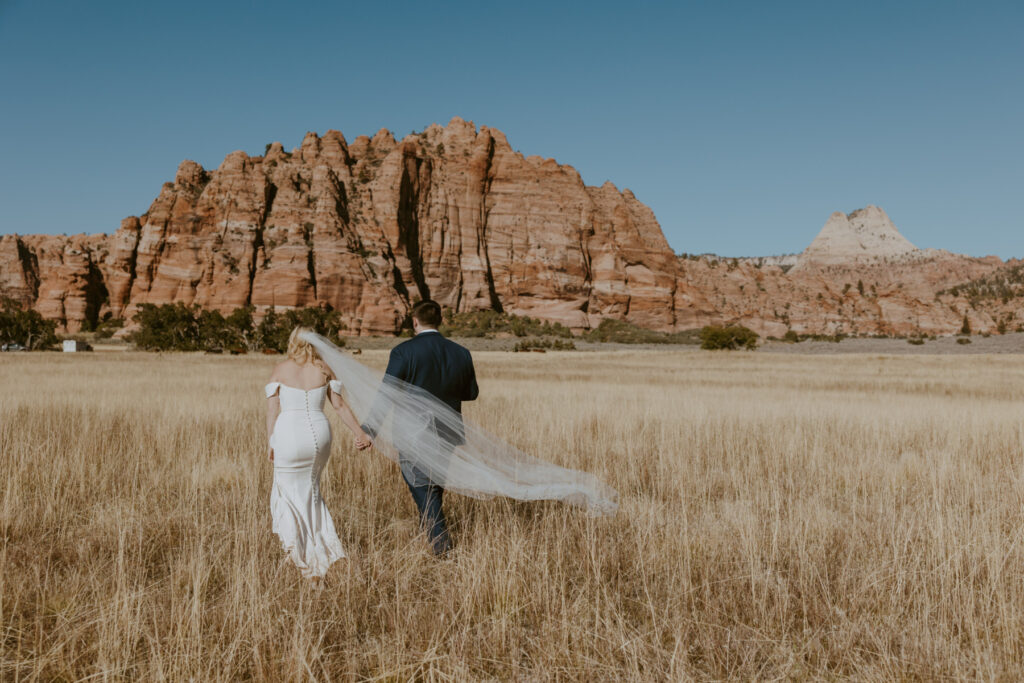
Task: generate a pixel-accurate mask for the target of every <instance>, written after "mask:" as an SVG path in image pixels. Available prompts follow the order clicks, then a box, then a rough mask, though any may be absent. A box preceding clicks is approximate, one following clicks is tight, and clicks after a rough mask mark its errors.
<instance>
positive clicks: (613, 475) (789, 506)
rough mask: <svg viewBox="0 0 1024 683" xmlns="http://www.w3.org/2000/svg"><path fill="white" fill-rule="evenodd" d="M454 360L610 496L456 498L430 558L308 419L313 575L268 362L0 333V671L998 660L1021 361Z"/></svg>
mask: <svg viewBox="0 0 1024 683" xmlns="http://www.w3.org/2000/svg"><path fill="white" fill-rule="evenodd" d="M360 359H361V360H363V361H364V362H369V363H371V364H374V365H375V366H377V367H382V366H383V363H384V361H385V355H384V354H383V353H382V352H372V351H367V352H365V353H364V354H363V355H362V356H361V357H360ZM476 359H477V366H478V371H477V374H478V376H479V378H480V384H481V399H480V400H479V401H477V402H475V403H474V404H470V405H467V413H468V414H469V415H470V416H471V417H472V419H475V420H478V421H480V422H482V423H484V424H485V425H486V426H487V427H488V428H489V429H491V430H492V431H494V432H496V433H498V434H501V435H502V436H504V437H505V438H507V439H509V440H511V441H513V442H514V443H516V444H517V445H518V446H520V447H522V448H524V449H525V450H528V451H529V452H531V453H534V454H536V455H538V456H539V457H542V458H545V459H548V460H553V461H556V462H559V463H561V464H565V465H568V466H570V467H574V468H581V469H586V470H589V471H592V472H594V473H596V474H598V475H599V476H601V477H602V478H604V479H605V480H606V481H608V482H609V483H610V484H611V485H613V486H615V487H616V488H617V489H618V490H619V492H620V502H621V508H620V510H619V512H618V514H617V515H616V516H614V517H611V518H596V519H595V518H591V517H588V516H586V515H585V514H583V513H581V512H580V511H578V510H576V509H573V508H569V507H566V506H563V505H560V504H554V503H537V504H522V503H512V502H509V501H505V500H493V501H475V500H470V499H466V498H461V497H459V496H455V495H451V496H449V497H448V498H447V499H446V511H447V514H448V517H449V520H450V523H451V525H452V531H453V535H454V540H455V543H456V546H457V551H456V553H455V556H454V558H453V559H452V560H450V561H440V562H439V561H437V560H434V559H433V558H432V557H431V556H430V555H429V554H428V553H427V552H426V546H425V543H424V542H423V540H422V539H421V538H418V537H417V536H416V525H415V519H414V507H413V504H412V501H411V499H410V498H409V495H408V492H407V491H406V489H405V486H404V484H403V483H402V480H401V477H400V475H399V473H398V471H397V468H396V467H394V466H393V465H392V464H391V463H389V462H388V461H386V460H385V459H384V458H383V457H381V456H379V455H375V454H373V453H369V454H367V453H357V452H355V451H354V450H353V449H351V446H350V444H351V438H350V437H349V435H348V434H347V433H346V432H345V431H344V430H343V428H341V427H340V425H339V424H338V422H337V421H336V420H333V423H334V426H335V448H334V453H333V456H332V459H331V464H330V467H329V469H328V471H327V472H326V473H325V477H324V494H325V498H326V500H327V504H328V507H329V508H330V510H331V512H332V514H333V516H334V519H335V523H336V525H337V527H338V531H339V534H340V536H341V538H342V542H343V543H344V545H345V548H346V550H347V551H348V552H349V553H350V554H351V555H353V557H354V559H355V565H354V566H352V567H346V566H344V565H345V563H339V564H337V565H336V566H335V567H334V568H332V570H331V572H330V573H329V574H328V576H327V579H326V581H325V586H324V588H323V589H322V590H319V591H318V590H315V589H314V588H312V587H311V586H310V585H309V584H308V583H307V582H306V581H305V580H303V579H302V578H301V577H300V575H299V573H298V571H297V570H295V569H294V568H293V567H291V566H290V565H289V564H287V563H286V562H282V553H281V551H280V548H279V545H278V543H277V540H276V538H275V537H274V536H273V535H272V534H271V532H270V520H269V507H268V499H269V484H270V476H271V470H270V465H269V463H267V462H266V461H265V459H264V449H265V443H264V441H265V438H264V433H263V412H262V411H263V408H264V404H263V399H262V392H261V387H262V385H263V383H264V382H265V379H266V375H267V374H268V373H269V370H270V366H271V364H272V362H273V360H272V359H267V358H255V357H253V358H230V357H211V356H202V355H173V354H172V355H156V354H133V353H126V354H92V355H76V356H70V355H69V356H64V355H60V354H23V355H19V354H5V355H4V356H2V357H0V388H2V392H0V467H2V468H3V473H4V477H3V480H2V483H0V495H2V499H0V629H2V636H0V680H53V679H67V680H76V679H80V678H84V677H87V676H95V677H96V679H98V680H102V679H117V678H123V679H131V680H162V679H163V680H188V679H191V680H202V681H218V680H224V681H227V680H238V679H246V678H249V679H258V680H275V681H278V680H310V679H315V680H346V679H362V678H378V677H379V678H386V677H392V678H394V679H396V680H405V679H409V678H416V677H419V678H421V679H424V680H474V679H487V678H499V679H540V680H548V679H562V680H567V679H568V680H609V679H623V678H625V679H650V680H665V679H686V678H714V679H719V678H739V679H763V678H776V677H791V678H815V677H824V678H829V677H832V678H835V677H845V676H855V677H859V678H866V679H872V680H875V679H886V678H908V677H909V678H920V679H928V680H930V679H935V678H938V677H941V676H952V677H964V678H972V677H975V678H1006V679H1013V678H1017V677H1018V676H1020V675H1021V673H1022V670H1021V669H1022V667H1021V664H1020V662H1021V661H1024V629H1022V623H1021V620H1022V618H1024V617H1022V615H1024V589H1022V587H1024V564H1022V559H1024V550H1022V541H1024V538H1022V536H1024V514H1022V505H1024V461H1022V448H1024V430H1022V418H1024V358H1018V357H984V356H972V357H955V358H954V357H934V356H904V357H899V358H882V357H869V356H843V357H825V356H816V357H801V356H773V355H765V354H749V353H736V354H715V353H704V352H692V351H666V352H628V353H558V354H554V353H552V354H544V355H541V354H502V353H478V354H476Z"/></svg>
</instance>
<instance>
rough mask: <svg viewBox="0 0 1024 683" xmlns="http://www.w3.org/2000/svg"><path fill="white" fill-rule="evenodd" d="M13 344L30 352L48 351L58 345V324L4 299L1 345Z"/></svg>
mask: <svg viewBox="0 0 1024 683" xmlns="http://www.w3.org/2000/svg"><path fill="white" fill-rule="evenodd" d="M11 343H14V344H21V345H22V346H23V347H25V348H26V349H28V350H30V351H34V350H40V349H48V348H50V347H51V346H53V345H54V344H56V343H57V323H56V321H53V320H46V319H45V318H43V316H41V315H39V313H38V312H37V311H34V310H32V309H31V308H22V307H21V306H20V305H19V304H18V302H16V301H15V300H14V299H9V298H7V297H4V298H3V299H2V300H0V344H11Z"/></svg>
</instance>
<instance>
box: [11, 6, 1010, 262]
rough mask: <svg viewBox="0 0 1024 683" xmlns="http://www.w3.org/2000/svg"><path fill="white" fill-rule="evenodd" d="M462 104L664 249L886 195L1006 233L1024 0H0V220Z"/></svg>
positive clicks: (795, 241) (779, 238) (994, 235)
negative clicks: (659, 231)
mask: <svg viewBox="0 0 1024 683" xmlns="http://www.w3.org/2000/svg"><path fill="white" fill-rule="evenodd" d="M455 115H459V116H462V117H463V118H465V119H470V120H472V121H474V122H475V123H476V124H477V125H478V126H479V125H488V126H492V127H495V128H498V129H500V130H502V131H504V132H505V134H506V135H507V136H508V139H509V141H510V142H511V144H512V146H513V147H514V148H516V149H518V150H520V151H522V152H523V153H524V154H540V155H542V156H545V157H554V158H555V159H557V160H558V161H559V162H561V163H567V164H572V165H573V166H575V167H576V168H577V169H578V170H579V171H580V173H581V174H582V175H583V178H584V180H585V181H586V182H587V183H588V184H594V185H599V184H601V183H602V182H604V181H605V180H611V181H612V182H614V183H615V184H616V185H617V186H618V187H620V188H627V187H628V188H630V189H632V190H633V191H634V192H635V193H636V195H637V197H638V198H639V199H640V200H641V201H643V202H645V203H647V204H648V205H650V206H651V208H652V209H654V212H655V214H656V215H657V217H658V219H659V221H660V222H661V225H662V228H663V229H664V231H665V234H666V236H667V238H668V240H669V243H670V244H671V245H672V246H673V247H674V248H675V250H676V251H679V252H684V251H685V252H691V253H699V252H705V251H710V252H716V253H720V254H725V255H763V254H773V253H784V252H793V251H799V250H801V249H802V248H803V247H804V246H806V244H807V243H808V242H810V240H811V239H812V238H813V237H814V235H815V234H816V233H817V231H818V230H819V229H820V227H821V226H822V225H823V224H824V222H825V220H826V219H827V217H828V215H829V214H830V213H831V212H832V211H836V210H841V211H846V212H849V211H853V210H854V209H857V208H859V207H861V206H864V205H867V204H877V205H879V206H882V207H883V208H885V209H886V210H887V211H888V212H889V215H890V216H891V217H892V219H893V221H894V222H895V223H896V225H897V227H899V228H900V230H901V231H902V232H903V233H904V234H905V235H906V236H907V237H908V238H909V239H910V240H911V241H913V242H914V243H916V244H917V245H918V246H922V247H941V248H947V249H951V250H953V251H959V252H964V253H969V254H974V255H984V254H990V253H994V254H998V255H1000V256H1003V257H1009V256H1024V210H1022V206H1021V200H1022V198H1024V3H1021V2H1020V1H1019V0H1018V1H1016V2H984V1H979V2H966V1H962V2H961V1H957V2H949V1H944V0H933V1H927V2H913V1H911V2H902V1H901V2H874V1H864V2H831V1H827V0H819V1H815V2H763V1H758V2H702V3H682V2H662V3H653V2H614V3H605V2H600V1H591V2H578V3H577V2H554V1H551V0H547V1H545V2H532V1H526V0H524V1H519V2H515V3H511V2H509V3H488V2H445V3H423V2H363V3H347V2H317V3H312V2H305V3H304V2H289V3H249V2H229V1H212V0H206V1H205V2H194V1H192V0H182V1H178V2H174V3H165V2H156V1H154V2H150V1H139V0H135V1H133V2H104V1H102V0H97V1H95V2H80V1H75V2H71V1H66V2H41V1H35V2H29V1H21V2H17V1H15V2H12V1H8V0H0V149H2V152H0V233H9V232H18V233H22V234H24V233H35V232H53V233H61V232H66V233H69V234H70V233H76V232H112V231H113V230H115V229H116V228H117V226H118V223H119V221H120V219H121V218H122V217H124V216H126V215H130V214H141V213H142V212H144V211H145V210H146V209H147V207H148V206H149V203H150V202H151V201H152V200H153V198H154V197H155V196H156V194H157V193H158V191H159V189H160V185H161V183H163V182H165V181H168V180H171V179H173V176H174V171H175V169H176V167H177V165H178V163H179V162H180V161H181V160H182V159H185V158H189V159H194V160H196V161H198V162H199V163H201V164H203V165H204V166H206V167H207V168H211V167H216V166H217V165H218V164H219V163H220V162H221V160H222V159H223V158H224V156H225V155H226V154H227V153H229V152H231V151H232V150H236V149H244V150H246V151H247V152H249V153H251V154H261V153H262V152H263V148H264V145H265V144H266V143H267V142H270V141H273V140H280V141H281V142H282V143H283V144H284V145H285V147H286V148H291V147H293V146H295V145H297V144H299V142H300V141H301V140H302V136H303V135H304V134H305V132H306V131H308V130H313V131H317V132H319V133H323V132H324V131H326V130H327V129H328V128H337V129H339V130H341V131H342V132H343V133H344V134H345V136H346V137H347V138H348V139H349V140H352V139H354V138H355V137H356V136H357V135H360V134H372V133H373V132H375V131H376V130H378V129H379V128H382V127H386V128H388V129H390V130H392V131H393V132H394V133H395V135H396V136H397V137H401V136H403V135H405V134H407V133H408V132H410V131H411V130H414V129H415V130H422V129H423V128H424V127H425V126H427V125H429V124H430V123H433V122H437V123H441V124H445V123H447V122H448V120H449V119H450V118H451V117H452V116H455Z"/></svg>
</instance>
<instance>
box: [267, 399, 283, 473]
mask: <svg viewBox="0 0 1024 683" xmlns="http://www.w3.org/2000/svg"><path fill="white" fill-rule="evenodd" d="M280 414H281V398H280V396H279V394H274V395H273V396H271V397H270V398H268V399H267V459H268V460H270V462H274V449H273V448H271V447H270V435H271V434H273V433H274V422H276V421H277V416H278V415H280Z"/></svg>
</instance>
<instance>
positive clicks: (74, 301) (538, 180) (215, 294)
mask: <svg viewBox="0 0 1024 683" xmlns="http://www.w3.org/2000/svg"><path fill="white" fill-rule="evenodd" d="M676 271H677V263H676V256H675V254H674V253H673V251H672V249H671V248H670V247H669V245H668V243H667V242H666V240H665V238H664V235H663V234H662V232H661V228H660V226H659V225H658V223H657V221H656V220H655V217H654V214H653V213H652V212H651V210H650V209H649V208H648V207H647V206H645V205H644V204H642V203H640V202H639V201H638V200H637V199H636V197H635V196H634V195H633V194H632V193H631V192H630V191H629V190H625V191H619V190H618V189H617V188H616V187H615V186H614V185H612V184H611V183H610V182H607V183H605V184H604V185H602V186H600V187H588V186H586V185H585V184H584V183H583V181H582V179H581V178H580V175H579V173H578V172H576V170H575V169H573V168H572V167H571V166H565V165H562V164H558V163H557V162H555V161H554V160H553V159H543V158H541V157H538V156H530V157H524V156H523V155H521V154H519V153H517V152H515V151H514V150H513V149H512V148H511V146H510V145H509V143H508V140H507V139H506V138H505V136H504V134H502V133H501V132H500V131H498V130H494V129H491V128H488V127H486V126H482V127H480V128H479V129H477V127H476V126H475V125H474V124H473V123H472V122H468V121H464V120H462V119H461V118H458V117H456V118H454V119H452V121H451V122H450V123H449V124H448V125H447V126H444V127H441V126H439V125H436V124H435V125H432V126H430V127H428V128H427V129H426V130H424V131H423V132H421V133H418V134H410V135H408V136H406V137H405V138H404V139H402V140H400V141H399V140H396V139H395V138H394V137H393V136H392V134H391V133H390V132H388V131H387V130H381V131H379V132H378V133H377V134H376V135H374V136H373V137H372V138H370V137H366V136H360V137H357V138H356V139H355V140H353V141H352V142H351V143H349V142H348V141H347V140H346V139H345V137H344V136H343V135H342V134H341V133H340V132H337V131H333V130H332V131H328V132H327V133H326V134H324V135H323V136H322V137H321V136H318V135H317V134H315V133H308V134H307V135H306V136H305V139H304V140H303V141H302V145H301V146H300V147H298V148H296V149H293V150H292V151H291V152H287V151H285V150H284V149H283V147H282V146H281V145H280V144H279V143H273V144H271V145H268V147H267V149H266V152H265V154H264V155H263V156H261V157H252V156H249V155H247V154H246V153H245V152H240V151H239V152H232V153H231V154H229V155H228V156H227V157H226V158H225V159H224V161H223V163H222V164H221V165H220V166H219V167H218V168H217V169H216V170H212V171H207V170H206V169H204V168H202V167H201V166H200V165H198V164H196V163H195V162H192V161H184V162H182V164H181V165H180V166H179V168H178V170H177V173H176V174H175V177H174V181H173V182H169V183H166V184H164V186H163V187H162V188H161V190H160V193H159V195H158V196H157V198H156V199H155V200H154V201H153V203H152V205H151V206H150V207H149V210H148V211H147V212H146V213H145V214H143V215H142V216H140V217H129V218H126V219H125V220H124V221H123V222H122V224H121V226H120V228H119V229H118V230H117V231H116V232H115V233H114V234H113V235H110V236H109V237H108V236H103V235H98V236H88V237H87V236H83V235H76V236H73V237H57V236H30V237H19V236H16V235H6V236H4V237H3V238H0V291H2V292H3V293H4V294H5V295H7V296H12V297H14V298H17V299H19V300H20V301H22V302H24V303H26V304H30V305H33V306H34V307H35V308H36V309H37V310H39V311H40V312H41V313H43V315H46V316H47V317H51V318H55V319H57V320H58V321H60V323H61V326H62V329H65V330H68V331H75V330H77V329H79V328H81V327H82V326H83V325H85V326H88V325H90V324H93V323H95V321H96V319H97V318H98V317H100V316H103V315H105V314H106V313H107V312H109V313H111V314H112V315H114V316H117V317H125V318H130V316H131V315H132V314H133V313H134V311H135V310H136V308H137V307H138V306H139V304H142V303H164V302H173V301H181V302H184V303H186V304H198V305H200V306H203V307H207V308H215V309H219V310H221V311H228V310H231V309H234V308H235V307H238V306H244V305H252V306H254V307H255V308H256V309H257V312H258V313H261V312H263V311H266V310H267V309H268V308H270V307H271V306H274V307H277V308H288V307H301V306H310V305H318V304H327V305H330V306H332V307H334V308H336V309H337V310H339V311H340V312H341V313H342V314H343V316H344V319H345V323H346V325H347V326H348V330H349V332H350V333H352V334H390V333H394V332H395V331H396V330H397V329H398V328H399V326H400V324H401V322H402V320H403V319H404V318H405V316H406V314H407V311H408V310H409V308H410V305H411V303H412V302H414V301H415V300H417V299H419V298H427V297H429V298H433V299H435V300H437V301H439V302H440V303H442V304H443V305H445V306H449V307H451V308H453V309H454V310H456V311H463V310H472V309H497V310H502V311H508V312H511V313H516V314H523V315H530V316H535V317H540V318H544V319H548V320H557V321H559V322H562V323H565V324H567V325H569V326H571V327H574V328H577V329H582V328H586V327H590V326H592V325H595V324H596V323H597V322H599V321H600V320H601V319H602V318H604V317H614V318H621V319H626V320H629V321H632V322H634V323H636V324H638V325H643V326H645V327H651V328H657V329H665V330H670V329H675V328H676V327H677V322H678V321H677V319H676V314H675V301H676V298H675V295H676V292H675V284H676V279H677V278H676Z"/></svg>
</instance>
